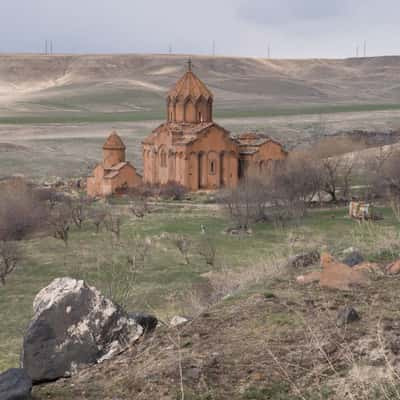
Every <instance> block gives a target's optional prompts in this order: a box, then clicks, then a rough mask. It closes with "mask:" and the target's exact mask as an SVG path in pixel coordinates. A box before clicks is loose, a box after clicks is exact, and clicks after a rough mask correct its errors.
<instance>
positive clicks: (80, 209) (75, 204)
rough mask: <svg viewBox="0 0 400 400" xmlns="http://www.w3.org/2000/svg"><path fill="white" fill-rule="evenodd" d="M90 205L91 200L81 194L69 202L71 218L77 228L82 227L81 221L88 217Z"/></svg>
mask: <svg viewBox="0 0 400 400" xmlns="http://www.w3.org/2000/svg"><path fill="white" fill-rule="evenodd" d="M90 205H91V200H90V199H89V198H88V197H86V196H85V195H83V194H81V195H80V196H79V198H78V199H76V200H73V201H72V202H71V218H72V221H73V222H74V224H75V225H76V226H77V227H78V228H79V229H82V224H83V222H84V221H85V220H86V219H87V218H88V215H89V207H90Z"/></svg>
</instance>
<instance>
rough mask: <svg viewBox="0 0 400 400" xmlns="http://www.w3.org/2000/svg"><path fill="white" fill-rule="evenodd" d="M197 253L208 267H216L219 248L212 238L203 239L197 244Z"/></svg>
mask: <svg viewBox="0 0 400 400" xmlns="http://www.w3.org/2000/svg"><path fill="white" fill-rule="evenodd" d="M197 251H198V253H199V255H200V256H201V257H202V258H203V259H204V261H205V262H206V264H207V265H210V266H212V267H215V264H216V256H217V246H216V245H215V242H214V240H213V239H211V238H210V237H205V238H201V239H200V240H199V242H198V244H197Z"/></svg>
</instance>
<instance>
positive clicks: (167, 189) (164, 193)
mask: <svg viewBox="0 0 400 400" xmlns="http://www.w3.org/2000/svg"><path fill="white" fill-rule="evenodd" d="M186 194H187V189H186V188H185V187H184V186H182V185H180V184H179V183H176V182H168V183H167V184H165V185H161V186H160V197H162V198H164V199H167V200H183V199H184V198H185V195H186Z"/></svg>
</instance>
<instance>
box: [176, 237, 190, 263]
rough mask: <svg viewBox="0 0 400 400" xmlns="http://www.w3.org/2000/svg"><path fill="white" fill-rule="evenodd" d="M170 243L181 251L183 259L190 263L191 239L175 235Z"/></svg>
mask: <svg viewBox="0 0 400 400" xmlns="http://www.w3.org/2000/svg"><path fill="white" fill-rule="evenodd" d="M172 243H173V244H174V245H175V247H176V248H177V249H178V251H179V252H180V253H181V255H182V256H183V258H184V259H185V262H186V264H188V265H189V264H190V258H189V252H190V248H191V245H192V241H191V240H190V238H189V237H187V236H184V235H177V236H176V237H175V238H173V239H172Z"/></svg>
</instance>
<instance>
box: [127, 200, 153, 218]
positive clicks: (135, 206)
mask: <svg viewBox="0 0 400 400" xmlns="http://www.w3.org/2000/svg"><path fill="white" fill-rule="evenodd" d="M129 210H130V211H131V213H132V214H133V215H134V216H135V217H136V218H143V217H144V216H145V215H146V214H148V213H150V207H149V204H148V202H147V200H146V199H145V198H142V197H131V200H130V202H129Z"/></svg>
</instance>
